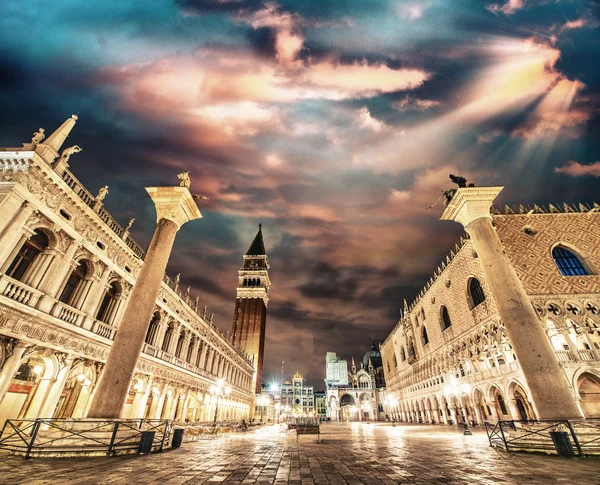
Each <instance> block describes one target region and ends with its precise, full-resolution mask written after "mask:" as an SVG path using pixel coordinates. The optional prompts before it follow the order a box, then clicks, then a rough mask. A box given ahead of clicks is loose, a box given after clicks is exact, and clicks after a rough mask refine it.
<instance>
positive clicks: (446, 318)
mask: <svg viewBox="0 0 600 485" xmlns="http://www.w3.org/2000/svg"><path fill="white" fill-rule="evenodd" d="M451 326H452V320H450V314H449V313H448V309H447V308H446V307H445V306H443V307H442V331H444V330H446V329H447V328H450V327H451Z"/></svg>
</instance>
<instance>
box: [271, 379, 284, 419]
mask: <svg viewBox="0 0 600 485" xmlns="http://www.w3.org/2000/svg"><path fill="white" fill-rule="evenodd" d="M269 390H270V391H271V393H273V399H276V397H275V395H276V393H277V391H279V403H278V404H277V403H276V404H275V410H276V411H277V423H279V421H280V420H281V393H282V392H283V389H282V388H281V387H279V385H278V384H277V383H276V382H274V383H273V384H271V386H270V387H269Z"/></svg>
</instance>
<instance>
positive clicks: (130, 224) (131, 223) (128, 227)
mask: <svg viewBox="0 0 600 485" xmlns="http://www.w3.org/2000/svg"><path fill="white" fill-rule="evenodd" d="M134 222H135V217H132V218H131V219H129V222H127V225H126V226H125V230H126V231H129V229H131V226H133V223H134Z"/></svg>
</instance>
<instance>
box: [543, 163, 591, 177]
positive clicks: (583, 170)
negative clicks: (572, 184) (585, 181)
mask: <svg viewBox="0 0 600 485" xmlns="http://www.w3.org/2000/svg"><path fill="white" fill-rule="evenodd" d="M554 173H564V174H566V175H571V176H572V177H583V176H585V175H591V176H592V177H600V161H598V162H594V163H592V164H591V165H583V164H581V163H579V162H577V161H575V160H570V161H568V162H567V164H566V165H563V166H562V167H556V168H555V169H554Z"/></svg>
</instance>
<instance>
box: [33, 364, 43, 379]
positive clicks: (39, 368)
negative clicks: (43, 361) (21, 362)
mask: <svg viewBox="0 0 600 485" xmlns="http://www.w3.org/2000/svg"><path fill="white" fill-rule="evenodd" d="M42 372H44V369H43V368H42V366H41V365H36V366H35V367H34V368H33V373H34V374H35V375H36V376H38V375H40V374H41V373H42Z"/></svg>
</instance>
